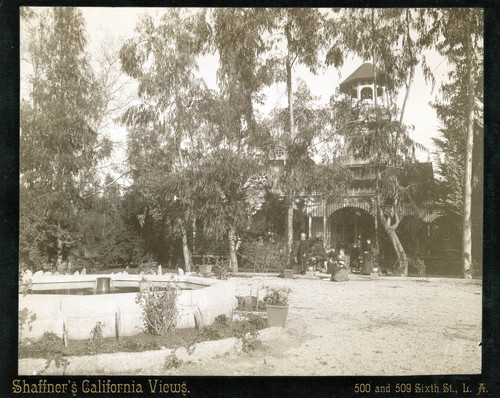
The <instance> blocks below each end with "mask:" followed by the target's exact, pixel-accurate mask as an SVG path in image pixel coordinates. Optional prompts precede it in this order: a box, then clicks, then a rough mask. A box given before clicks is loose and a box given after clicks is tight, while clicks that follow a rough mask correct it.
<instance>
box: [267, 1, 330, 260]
mask: <svg viewBox="0 0 500 398" xmlns="http://www.w3.org/2000/svg"><path fill="white" fill-rule="evenodd" d="M260 14H261V18H262V21H263V22H264V23H265V25H266V29H267V36H265V37H264V40H265V42H266V43H268V45H269V56H270V58H269V59H271V60H273V63H274V65H272V66H273V68H274V70H275V79H276V80H277V81H282V82H283V81H284V82H286V93H287V104H288V108H287V112H288V125H287V130H288V134H287V136H286V137H283V138H284V140H282V141H281V142H280V144H281V145H283V146H284V147H285V152H286V153H287V154H286V167H285V168H284V175H283V181H288V182H287V183H286V185H288V186H289V188H290V189H287V190H286V191H287V192H286V194H285V200H286V203H287V207H288V212H287V220H286V224H287V246H286V247H287V254H288V258H289V261H291V256H290V254H291V251H292V245H293V213H294V206H295V198H294V196H293V192H294V191H296V189H294V188H293V185H294V184H295V182H297V181H298V179H297V177H298V176H299V174H301V173H302V172H296V171H295V170H294V169H295V167H296V166H297V167H298V166H299V164H301V161H302V159H294V157H295V156H299V155H300V156H302V155H301V154H299V152H300V150H301V149H300V147H301V145H302V144H303V143H304V142H302V144H298V142H297V140H296V138H297V135H298V134H300V132H299V131H298V128H297V127H298V126H297V125H296V120H297V118H298V117H301V116H300V115H297V114H296V113H297V112H296V110H295V109H294V92H295V91H294V87H293V83H294V68H295V67H296V66H297V65H299V64H300V65H302V66H304V67H306V68H307V69H309V70H310V71H311V72H313V73H316V72H317V71H318V70H319V69H320V67H321V66H322V62H321V60H320V54H321V50H322V49H323V47H324V44H325V41H324V35H323V33H324V32H323V25H324V16H323V14H322V13H321V12H320V11H319V10H318V9H313V8H307V9H305V8H274V9H262V10H260ZM297 151H299V152H297ZM302 165H304V164H303V163H302ZM299 180H300V178H299Z"/></svg>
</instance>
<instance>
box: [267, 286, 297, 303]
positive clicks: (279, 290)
mask: <svg viewBox="0 0 500 398" xmlns="http://www.w3.org/2000/svg"><path fill="white" fill-rule="evenodd" d="M290 292H291V289H290V288H289V287H269V286H268V287H267V292H266V295H265V297H264V302H265V303H266V304H268V305H283V306H285V305H288V295H289V294H290Z"/></svg>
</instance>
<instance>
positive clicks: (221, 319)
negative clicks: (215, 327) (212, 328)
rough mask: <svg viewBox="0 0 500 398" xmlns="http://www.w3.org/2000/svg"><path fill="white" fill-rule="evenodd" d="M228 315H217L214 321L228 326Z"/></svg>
mask: <svg viewBox="0 0 500 398" xmlns="http://www.w3.org/2000/svg"><path fill="white" fill-rule="evenodd" d="M227 321H228V319H227V316H226V315H225V314H221V315H217V316H216V317H215V319H214V323H218V324H219V325H224V326H227Z"/></svg>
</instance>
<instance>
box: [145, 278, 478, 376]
mask: <svg viewBox="0 0 500 398" xmlns="http://www.w3.org/2000/svg"><path fill="white" fill-rule="evenodd" d="M353 279H354V280H351V281H349V282H347V283H332V282H329V281H324V280H318V279H317V280H307V279H294V280H285V279H277V278H260V279H259V278H232V279H231V280H232V281H233V282H235V283H236V286H237V293H238V295H248V293H249V290H250V289H253V291H254V292H255V288H256V287H257V286H262V285H282V286H288V287H290V288H291V289H292V293H291V296H290V311H289V320H288V325H287V327H286V328H285V329H284V330H283V333H282V334H281V335H280V336H279V337H277V338H275V339H273V340H271V341H267V342H264V345H263V347H262V348H261V349H259V350H257V351H255V352H253V353H249V354H245V353H233V354H229V355H226V356H222V357H219V358H216V359H214V360H210V361H207V362H204V363H198V364H185V365H183V366H181V367H180V368H178V369H176V370H174V371H166V372H165V373H166V374H179V375H418V374H453V373H455V374H457V373H461V374H474V373H479V372H480V369H481V368H480V366H481V347H479V346H478V342H479V341H480V340H481V308H482V286H481V285H480V284H479V283H478V282H476V283H464V282H463V281H457V280H432V279H430V280H428V281H416V280H401V279H389V278H388V279H379V280H370V279H369V278H368V277H362V276H354V278H353ZM143 373H144V374H147V369H143Z"/></svg>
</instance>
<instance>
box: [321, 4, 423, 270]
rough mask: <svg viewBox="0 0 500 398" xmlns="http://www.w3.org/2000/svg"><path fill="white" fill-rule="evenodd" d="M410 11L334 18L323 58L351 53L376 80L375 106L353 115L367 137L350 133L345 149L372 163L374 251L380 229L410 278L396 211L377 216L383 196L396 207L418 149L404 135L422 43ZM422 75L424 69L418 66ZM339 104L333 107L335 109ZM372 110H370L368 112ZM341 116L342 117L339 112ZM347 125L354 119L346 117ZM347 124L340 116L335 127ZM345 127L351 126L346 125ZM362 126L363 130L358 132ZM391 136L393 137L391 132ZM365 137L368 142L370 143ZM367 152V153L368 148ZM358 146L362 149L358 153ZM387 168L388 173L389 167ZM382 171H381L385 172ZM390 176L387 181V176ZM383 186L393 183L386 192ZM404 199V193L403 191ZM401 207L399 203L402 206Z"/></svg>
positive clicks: (369, 11) (348, 13) (352, 12)
mask: <svg viewBox="0 0 500 398" xmlns="http://www.w3.org/2000/svg"><path fill="white" fill-rule="evenodd" d="M413 13H415V12H414V11H413V10H404V9H349V10H346V11H344V12H343V13H342V14H341V15H340V16H334V18H331V19H330V20H329V23H328V25H327V26H328V30H329V31H333V32H335V33H336V36H335V40H333V44H332V45H331V47H330V50H329V51H328V53H327V63H338V62H339V59H341V57H340V56H341V55H342V53H343V52H345V51H348V52H353V53H354V54H356V55H358V56H360V57H361V58H362V59H365V60H371V61H372V65H373V76H374V93H375V94H374V95H373V103H372V104H371V105H370V106H369V107H366V106H365V107H359V108H358V109H357V110H356V111H355V112H354V114H357V115H358V117H359V120H358V123H356V125H357V126H358V127H360V128H361V130H359V131H358V133H359V132H360V131H363V130H366V131H367V132H369V134H368V135H367V136H366V137H365V138H363V137H362V134H361V135H359V134H358V133H356V132H354V131H350V132H349V131H346V136H347V137H349V138H348V140H349V141H350V143H349V146H351V148H352V150H353V151H354V152H355V153H356V156H358V157H359V154H360V153H364V154H365V155H366V156H367V159H369V161H370V165H371V167H372V169H373V170H374V173H375V176H374V181H375V187H374V189H375V203H374V204H375V208H376V210H375V214H376V215H377V216H376V217H375V229H376V235H375V242H374V243H375V245H374V246H375V249H376V250H378V235H377V233H378V232H377V231H378V223H379V222H380V224H381V226H382V228H383V230H384V231H385V232H386V233H387V235H388V237H389V240H390V241H391V243H392V246H393V248H394V250H395V252H396V254H397V257H398V260H399V263H400V267H401V270H402V272H403V273H404V274H405V275H406V274H407V272H408V266H407V265H408V261H407V258H406V253H405V251H404V248H403V246H402V245H401V243H400V242H399V238H398V236H397V233H396V228H397V226H398V224H399V220H400V219H401V217H400V214H399V212H400V208H398V206H397V205H393V206H392V209H391V211H390V212H388V213H387V212H386V214H384V212H383V211H381V204H382V203H381V201H382V196H384V197H386V199H387V196H391V197H392V199H391V200H392V201H393V202H394V204H396V203H397V200H396V198H397V197H398V196H399V194H398V193H397V192H398V191H400V190H401V189H402V188H404V187H403V186H402V185H401V176H397V175H398V174H399V171H398V170H403V169H404V167H403V168H402V166H403V163H405V164H406V163H408V162H411V161H413V160H414V159H413V154H414V151H415V149H416V148H417V147H420V148H421V146H420V145H418V144H417V143H415V142H413V141H412V140H410V139H409V135H408V129H407V128H406V127H405V126H404V125H403V123H402V121H403V114H404V109H405V107H406V102H407V99H408V95H409V90H410V85H411V81H412V79H413V76H414V73H415V68H416V66H417V64H418V63H419V59H418V57H417V54H418V53H419V49H420V48H421V47H422V44H421V43H420V42H417V40H415V39H413V38H412V34H414V32H415V30H416V29H417V28H419V25H417V23H416V22H415V23H414V22H411V20H412V14H413ZM422 67H423V69H424V72H425V73H428V67H427V65H426V64H425V62H422ZM381 85H383V86H384V90H385V98H382V99H383V101H384V102H385V106H381V105H382V104H381V103H379V101H380V98H379V86H381ZM403 87H405V88H406V94H405V98H404V100H403V109H401V110H398V108H397V106H396V98H397V94H398V91H399V90H400V89H401V88H403ZM339 105H340V104H339V103H337V104H336V105H335V106H336V107H339ZM370 108H372V109H371V110H370ZM341 113H342V112H341ZM344 115H347V118H348V119H350V118H351V116H352V115H349V113H344ZM345 122H346V120H344V118H343V116H340V118H339V121H338V124H339V125H343V124H344V123H345ZM347 122H348V123H350V122H352V120H351V121H347ZM361 126H363V127H361ZM391 130H392V131H391ZM368 137H369V138H368ZM367 144H368V145H369V147H370V148H369V149H370V150H369V151H368V152H367V151H366V149H367V148H366V145H367ZM356 145H365V148H364V149H362V150H360V149H359V148H357V147H356ZM388 165H390V167H388ZM383 170H384V171H383ZM391 170H392V171H393V172H394V174H393V175H392V177H391V178H387V177H388V176H387V173H388V172H389V171H391ZM387 183H392V186H388V185H387ZM404 192H406V193H408V190H406V189H405V190H404ZM400 204H401V203H400Z"/></svg>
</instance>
